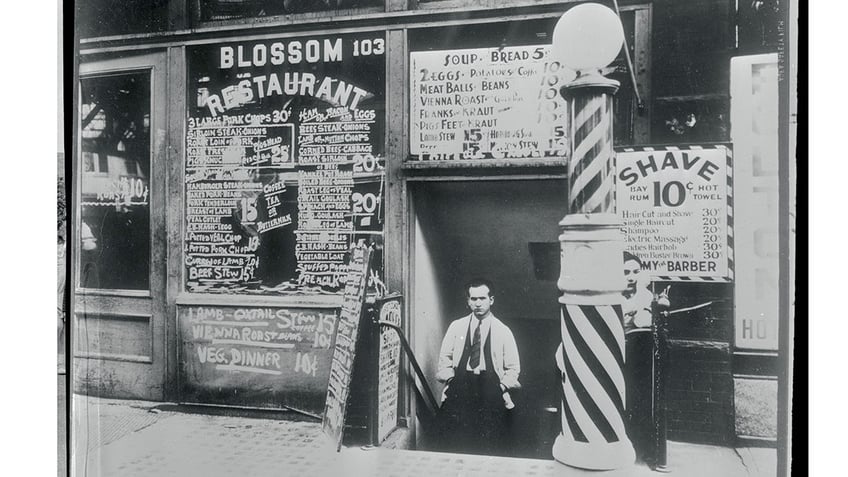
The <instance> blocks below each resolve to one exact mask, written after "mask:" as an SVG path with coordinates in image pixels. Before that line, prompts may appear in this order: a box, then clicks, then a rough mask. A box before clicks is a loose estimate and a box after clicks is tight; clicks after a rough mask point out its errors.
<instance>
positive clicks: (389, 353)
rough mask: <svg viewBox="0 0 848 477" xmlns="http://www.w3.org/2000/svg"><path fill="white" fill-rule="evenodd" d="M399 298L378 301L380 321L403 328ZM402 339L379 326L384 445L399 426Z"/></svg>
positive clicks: (379, 402) (379, 411)
mask: <svg viewBox="0 0 848 477" xmlns="http://www.w3.org/2000/svg"><path fill="white" fill-rule="evenodd" d="M402 309H403V307H402V302H401V297H400V296H394V297H386V298H385V299H383V300H381V301H380V302H379V317H380V318H379V320H380V321H385V322H388V323H392V324H393V325H395V326H401V323H402V320H401V316H402V315H401V313H402ZM400 346H401V344H400V336H398V334H397V332H396V331H395V330H393V329H390V328H387V327H384V326H381V327H380V350H379V353H380V355H379V358H378V363H379V364H378V367H379V368H378V374H377V442H378V443H380V442H383V440H385V439H386V437H388V435H389V433H390V432H392V431H393V430H394V429H395V427H397V423H398V386H399V385H400Z"/></svg>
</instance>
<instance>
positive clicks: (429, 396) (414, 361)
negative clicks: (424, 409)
mask: <svg viewBox="0 0 848 477" xmlns="http://www.w3.org/2000/svg"><path fill="white" fill-rule="evenodd" d="M377 324H378V325H380V326H385V327H388V328H391V329H393V330H395V332H396V333H397V334H398V337H399V338H400V344H401V345H402V346H403V350H404V351H406V356H407V358H409V362H410V363H411V364H412V369H414V370H415V374H416V375H417V376H418V380H419V381H421V386H422V387H423V388H424V392H425V394H426V396H427V400H428V401H429V402H430V406H432V408H433V411H434V412H435V411H438V409H439V405H438V404H437V401H436V397H435V396H434V395H433V391H432V390H431V389H430V385H429V384H427V380H426V379H425V378H424V373H423V372H422V371H421V367H420V366H418V360H417V359H415V354H414V353H413V352H412V348H410V346H409V342H408V341H406V337H405V336H404V335H403V330H401V328H400V327H399V326H397V325H396V324H394V323H392V322H389V321H383V320H377Z"/></svg>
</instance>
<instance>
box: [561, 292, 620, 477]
mask: <svg viewBox="0 0 848 477" xmlns="http://www.w3.org/2000/svg"><path fill="white" fill-rule="evenodd" d="M561 310H562V315H561V332H562V344H561V345H560V347H559V348H558V349H557V354H556V362H557V367H558V368H559V370H560V374H561V379H562V394H561V396H560V397H561V400H562V409H563V413H562V431H563V432H562V434H561V435H560V436H559V437H558V438H557V440H558V441H561V442H559V445H560V446H561V448H563V449H567V450H568V451H569V454H570V455H569V456H568V457H567V460H568V463H569V464H570V465H573V466H576V467H582V468H587V469H596V470H604V469H614V468H618V467H620V466H622V465H627V464H631V463H632V462H633V458H634V454H633V450H632V446H631V444H630V440H629V439H628V437H627V434H626V430H625V423H624V416H625V414H624V412H625V411H624V403H625V402H626V401H625V385H624V372H623V367H624V328H623V326H622V322H623V316H622V310H621V305H572V304H564V303H563V304H561Z"/></svg>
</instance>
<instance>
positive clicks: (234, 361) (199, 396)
mask: <svg viewBox="0 0 848 477" xmlns="http://www.w3.org/2000/svg"><path fill="white" fill-rule="evenodd" d="M177 310H178V311H177V315H178V319H179V326H180V337H181V347H180V383H181V388H182V396H183V397H182V400H183V401H184V402H198V403H205V404H227V405H235V406H248V407H261V408H278V409H280V408H290V409H295V410H298V411H302V412H305V413H307V414H311V415H314V416H318V415H319V414H320V413H321V412H322V410H323V408H324V397H325V395H326V391H327V382H328V380H329V376H330V361H331V358H332V350H331V349H332V340H333V336H334V334H335V331H336V323H337V321H338V320H337V310H336V309H332V308H330V309H322V308H276V307H237V306H178V307H177Z"/></svg>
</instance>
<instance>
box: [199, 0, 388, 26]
mask: <svg viewBox="0 0 848 477" xmlns="http://www.w3.org/2000/svg"><path fill="white" fill-rule="evenodd" d="M384 5H385V0H200V20H201V21H221V20H236V19H241V18H258V17H269V16H274V15H290V14H293V13H307V12H323V11H338V10H351V9H359V8H365V7H382V6H384Z"/></svg>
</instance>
